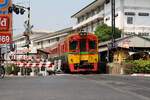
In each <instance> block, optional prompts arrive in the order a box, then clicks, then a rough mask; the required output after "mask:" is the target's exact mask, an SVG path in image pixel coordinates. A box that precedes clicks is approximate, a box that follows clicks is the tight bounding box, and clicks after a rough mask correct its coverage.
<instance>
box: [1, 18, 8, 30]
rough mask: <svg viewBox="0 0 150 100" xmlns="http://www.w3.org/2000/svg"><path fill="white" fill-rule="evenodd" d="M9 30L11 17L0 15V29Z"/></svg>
mask: <svg viewBox="0 0 150 100" xmlns="http://www.w3.org/2000/svg"><path fill="white" fill-rule="evenodd" d="M8 30H9V17H8V16H0V31H8Z"/></svg>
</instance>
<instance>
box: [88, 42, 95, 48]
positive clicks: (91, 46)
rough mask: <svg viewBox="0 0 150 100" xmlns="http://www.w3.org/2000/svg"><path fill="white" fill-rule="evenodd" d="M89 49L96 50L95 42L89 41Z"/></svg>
mask: <svg viewBox="0 0 150 100" xmlns="http://www.w3.org/2000/svg"><path fill="white" fill-rule="evenodd" d="M89 49H96V42H95V41H89Z"/></svg>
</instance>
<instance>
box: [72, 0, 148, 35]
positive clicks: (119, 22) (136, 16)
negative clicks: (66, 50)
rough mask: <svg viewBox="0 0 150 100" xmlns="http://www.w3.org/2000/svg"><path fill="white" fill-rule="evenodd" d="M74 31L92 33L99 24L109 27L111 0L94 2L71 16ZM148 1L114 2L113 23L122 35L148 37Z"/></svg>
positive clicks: (117, 0) (121, 0)
mask: <svg viewBox="0 0 150 100" xmlns="http://www.w3.org/2000/svg"><path fill="white" fill-rule="evenodd" d="M71 17H72V18H75V19H76V20H77V23H76V25H74V26H73V29H75V30H84V31H88V32H94V31H95V28H96V26H97V25H98V24H100V23H106V24H107V25H109V26H111V0H95V1H93V2H92V3H91V4H89V5H87V6H86V7H84V8H83V9H81V10H80V11H78V12H77V13H75V14H74V15H72V16H71ZM149 19H150V0H115V20H116V21H115V23H116V27H118V28H119V29H121V30H122V32H123V33H124V34H123V36H124V35H129V34H134V33H136V34H138V35H142V36H149V37H150V21H149Z"/></svg>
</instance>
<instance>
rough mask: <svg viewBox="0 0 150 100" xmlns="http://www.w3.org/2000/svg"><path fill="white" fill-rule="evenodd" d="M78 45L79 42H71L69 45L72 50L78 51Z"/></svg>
mask: <svg viewBox="0 0 150 100" xmlns="http://www.w3.org/2000/svg"><path fill="white" fill-rule="evenodd" d="M77 45H78V42H77V41H71V42H70V43H69V47H70V50H76V49H77Z"/></svg>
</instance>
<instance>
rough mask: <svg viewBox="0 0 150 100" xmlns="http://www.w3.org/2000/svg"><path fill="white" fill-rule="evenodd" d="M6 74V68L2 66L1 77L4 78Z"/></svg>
mask: <svg viewBox="0 0 150 100" xmlns="http://www.w3.org/2000/svg"><path fill="white" fill-rule="evenodd" d="M4 76H5V68H4V66H0V79H2V78H4Z"/></svg>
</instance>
